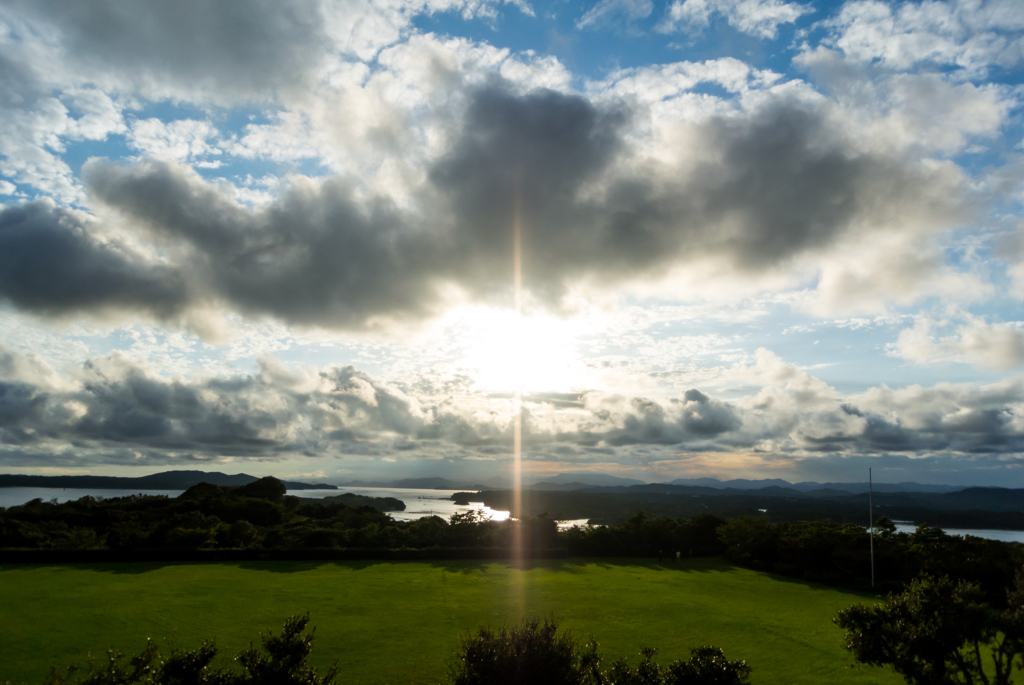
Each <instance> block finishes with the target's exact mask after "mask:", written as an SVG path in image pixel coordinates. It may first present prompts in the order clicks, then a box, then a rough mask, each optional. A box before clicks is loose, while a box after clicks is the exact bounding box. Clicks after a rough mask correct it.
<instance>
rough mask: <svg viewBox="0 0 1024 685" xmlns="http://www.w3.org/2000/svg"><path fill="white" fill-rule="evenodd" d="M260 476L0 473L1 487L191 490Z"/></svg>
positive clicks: (293, 485) (296, 485)
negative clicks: (198, 484)
mask: <svg viewBox="0 0 1024 685" xmlns="http://www.w3.org/2000/svg"><path fill="white" fill-rule="evenodd" d="M256 480H259V478H257V477H256V476H250V475H249V474H247V473H236V474H233V475H229V474H226V473H220V472H219V471H164V472H163V473H153V474H150V475H148V476H139V477H138V478H124V477H121V476H29V475H23V474H12V473H4V474H0V488H84V489H90V490H188V489H189V488H190V487H192V486H193V485H195V484H196V483H210V484H211V485H220V486H231V485H245V484H247V483H252V482H253V481H256ZM282 482H283V483H284V484H285V487H287V488H288V489H289V490H337V489H338V487H337V486H336V485H326V484H323V483H300V482H297V481H290V480H286V481H282Z"/></svg>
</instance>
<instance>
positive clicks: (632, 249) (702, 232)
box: [0, 80, 962, 329]
mask: <svg viewBox="0 0 1024 685" xmlns="http://www.w3.org/2000/svg"><path fill="white" fill-rule="evenodd" d="M469 95H470V100H469V103H468V107H467V108H466V110H465V114H464V115H463V119H462V123H461V126H460V127H459V129H458V130H457V135H455V136H454V138H453V139H452V142H451V144H450V146H449V147H448V148H447V152H446V153H445V154H443V155H441V156H440V157H438V158H437V160H436V161H435V162H433V163H432V165H431V166H430V167H429V168H428V170H427V174H426V178H425V182H423V183H421V184H420V185H419V186H418V187H417V189H416V191H415V193H414V194H413V196H412V202H411V204H410V203H407V204H406V205H405V206H399V205H398V204H396V203H395V202H393V201H392V200H391V199H390V198H388V197H386V196H379V195H373V194H369V193H366V192H365V191H364V190H362V189H361V188H360V187H359V186H357V185H356V184H355V183H354V182H353V181H349V180H347V179H346V178H344V177H342V176H336V177H331V178H327V179H325V180H322V181H314V180H311V179H305V178H302V177H294V178H293V179H292V181H291V184H290V186H289V187H288V188H287V189H286V190H285V191H283V192H282V193H281V195H280V196H279V197H278V198H277V199H276V200H275V201H273V202H271V203H267V204H264V205H261V206H259V207H258V208H255V209H252V208H247V207H245V206H243V205H241V204H239V203H238V202H237V201H235V200H234V199H233V193H232V192H230V191H226V190H224V189H223V188H222V187H221V186H220V185H218V184H216V183H212V182H209V181H205V180H203V179H201V178H200V177H199V176H198V175H196V174H195V173H194V172H192V171H191V170H189V169H187V168H182V167H179V166H175V165H172V164H169V163H166V162H158V161H146V162H140V163H137V164H133V165H127V166H117V165H113V164H110V163H108V162H104V161H97V160H93V161H91V162H89V163H87V164H86V165H85V166H84V167H83V172H82V175H83V178H84V180H85V182H86V185H87V188H88V190H89V192H90V194H91V196H92V197H93V198H94V200H95V201H98V202H99V203H101V205H102V206H103V207H105V208H106V209H105V210H104V212H113V213H114V214H116V215H119V216H120V218H121V221H122V222H123V223H125V225H126V226H130V227H133V230H134V233H135V236H134V238H135V239H136V240H139V241H142V242H143V243H147V242H148V243H149V244H150V246H151V247H152V249H153V250H157V251H159V252H160V253H161V255H162V261H161V262H160V264H159V265H158V266H157V267H156V268H153V267H154V264H153V263H152V260H145V259H143V258H142V257H140V256H139V255H137V254H133V253H132V252H131V251H129V250H127V249H126V248H123V247H121V246H117V245H114V244H111V243H100V242H97V241H95V240H90V239H88V231H87V230H86V227H85V224H84V223H83V220H82V219H78V218H75V216H78V215H71V214H68V213H66V212H65V211H64V210H58V209H56V208H52V207H50V208H46V207H44V206H42V205H36V204H33V205H27V206H26V207H23V208H12V209H8V210H5V214H4V216H5V217H6V220H5V224H4V225H5V228H4V233H3V235H4V239H5V241H6V244H7V247H8V249H9V252H8V254H15V253H19V251H20V253H22V254H26V255H31V256H32V259H34V260H36V261H35V262H33V264H34V265H35V267H37V269H38V270H32V271H28V270H25V269H26V268H27V267H26V265H27V264H28V262H19V263H18V264H20V266H18V265H16V264H13V263H12V269H11V270H10V271H8V272H7V273H8V274H9V276H10V277H9V278H8V279H7V280H6V281H5V282H3V283H2V284H0V295H2V296H3V297H5V298H6V299H8V300H10V301H11V302H13V303H14V304H16V305H17V306H19V307H20V308H23V309H27V310H30V311H39V312H43V313H47V312H57V313H65V312H72V311H81V312H86V313H87V312H90V311H93V310H96V309H101V310H109V309H117V308H130V309H136V310H140V309H149V311H150V313H151V314H152V315H153V316H155V317H157V318H161V319H170V318H174V317H175V316H177V315H178V314H179V313H180V312H181V311H182V310H192V309H197V308H203V309H207V308H209V307H211V306H213V307H223V308H226V309H229V310H235V311H239V312H242V313H244V314H247V315H250V316H259V315H264V314H270V315H273V316H275V317H277V318H278V319H281V320H283V321H287V322H291V323H299V324H305V325H313V326H322V327H326V328H336V329H352V328H361V327H366V326H371V325H375V322H379V321H380V320H382V319H387V318H393V317H398V316H401V317H406V318H409V317H411V318H414V319H415V318H422V317H425V316H430V315H432V314H433V313H434V312H436V311H437V310H438V308H439V307H441V306H443V305H444V302H445V300H444V297H443V296H442V293H443V292H445V290H446V289H451V288H452V287H454V288H456V289H458V290H459V291H461V292H462V293H464V294H465V295H466V296H468V297H469V298H471V299H476V300H485V301H486V300H490V301H499V302H500V301H503V298H507V296H508V283H509V277H510V276H509V273H510V272H509V271H508V269H509V268H510V255H511V240H512V236H511V230H510V229H511V226H512V223H513V215H514V212H515V211H516V209H515V207H516V203H517V202H518V203H519V204H518V207H519V211H520V220H521V221H522V224H523V227H524V229H523V230H524V237H523V255H524V279H525V280H524V283H526V284H527V286H528V287H529V288H530V290H531V291H532V292H533V294H534V296H535V297H537V298H540V300H541V301H546V302H548V303H549V304H557V303H558V301H559V299H560V298H561V297H562V296H563V295H564V293H566V292H567V289H568V288H569V287H571V286H575V285H577V284H590V286H592V287H598V288H606V287H611V286H615V285H618V284H622V283H623V282H628V281H630V280H635V279H643V278H649V277H652V276H657V275H659V274H663V273H666V272H667V271H668V270H670V269H672V268H675V267H678V266H681V265H686V264H691V265H692V264H700V263H701V262H702V261H704V262H711V263H716V264H718V265H720V267H721V268H725V269H728V270H729V271H731V272H733V273H738V274H749V275H757V274H765V273H770V272H771V271H772V270H774V269H779V268H783V267H787V266H789V265H791V264H792V263H793V262H794V260H799V259H802V258H807V259H809V260H819V261H821V260H822V259H823V258H824V257H827V256H828V255H829V254H830V250H832V249H834V248H836V247H838V246H841V245H843V244H844V243H845V242H851V241H856V242H858V243H862V244H867V245H870V244H871V241H873V240H876V239H878V240H882V239H884V238H885V236H904V237H905V238H906V240H907V241H909V242H910V243H914V242H915V241H918V240H919V238H920V236H922V235H928V234H929V233H934V232H935V231H937V230H940V229H943V228H946V227H948V226H949V225H950V222H951V220H954V219H955V217H956V216H957V214H958V213H959V212H960V207H959V206H958V203H960V202H962V201H961V200H960V199H959V198H958V194H959V193H960V192H961V191H960V188H959V187H958V183H959V179H958V176H957V175H956V174H955V173H951V169H950V167H949V166H948V165H945V166H943V165H941V164H936V165H931V166H928V165H919V166H916V167H915V166H911V165H909V164H907V163H905V162H903V161H901V160H900V159H899V158H893V157H887V156H883V155H880V154H876V153H864V152H861V151H859V150H858V149H857V148H856V147H853V146H851V145H850V143H849V142H848V141H847V140H846V139H844V137H843V135H842V133H841V132H840V131H836V130H835V129H834V128H833V125H832V124H831V122H830V119H829V117H828V110H827V109H822V108H821V107H819V106H817V105H815V104H813V103H807V102H804V101H802V100H799V99H796V98H791V97H788V96H786V95H782V94H780V95H773V96H765V97H762V98H760V100H759V102H758V103H757V104H756V105H755V106H753V107H752V108H751V109H750V110H749V111H746V112H743V113H736V114H731V115H721V116H713V117H711V118H709V119H707V120H705V121H703V122H699V123H694V124H689V125H688V126H687V127H686V128H685V133H684V134H683V135H679V136H677V138H676V142H675V145H674V147H672V148H667V147H663V149H662V150H660V151H659V154H660V155H661V158H660V159H657V160H654V159H650V158H649V157H647V156H646V155H645V154H644V153H643V151H642V149H640V148H637V147H636V146H635V145H633V144H631V143H630V141H629V139H628V138H627V135H628V133H629V132H630V127H631V126H632V124H631V122H632V120H633V119H634V118H635V117H636V116H637V112H636V111H635V110H632V109H630V108H629V107H627V106H626V105H625V104H623V103H622V102H621V101H614V100H613V101H610V102H608V103H605V104H595V103H593V102H591V101H590V100H588V99H586V98H584V97H582V96H579V95H573V94H565V93H560V92H556V91H550V90H543V89H541V90H533V91H529V92H526V93H519V92H516V91H515V90H513V89H512V88H510V87H509V85H508V84H507V83H505V82H502V81H500V80H499V81H491V82H489V83H487V84H485V85H483V86H480V87H477V88H474V89H471V90H470V91H469ZM517 198H518V200H517ZM30 222H36V223H38V224H39V226H41V227H43V228H41V229H40V230H31V231H30V230H27V228H26V227H27V226H29V225H30ZM32 225H35V224H32ZM18 226H20V227H21V228H20V229H19V228H17V227H18ZM54 249H59V251H60V252H59V254H60V260H59V261H58V260H57V258H56V256H55V255H56V254H57V252H55V251H54ZM826 261H827V260H826ZM44 268H45V269H49V272H52V273H53V274H54V275H53V277H52V278H46V279H44V278H41V277H39V276H36V277H33V276H32V275H31V274H32V273H36V274H42V273H49V272H47V271H45V270H44ZM15 274H19V275H18V276H17V277H15ZM86 275H87V276H86ZM80 281H81V283H80ZM129 284H133V285H132V286H129ZM184 284H187V287H186V286H185V285H184ZM829 287H830V288H831V289H832V291H836V290H837V289H838V290H839V291H842V288H843V286H842V284H841V283H832V284H831V285H830V286H829Z"/></svg>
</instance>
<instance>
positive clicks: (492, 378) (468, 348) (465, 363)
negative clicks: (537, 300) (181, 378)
mask: <svg viewBox="0 0 1024 685" xmlns="http://www.w3.org/2000/svg"><path fill="white" fill-rule="evenodd" d="M464 321H466V328H465V329H464V332H463V334H462V344H461V345H460V347H461V348H462V350H463V357H462V359H461V360H460V362H459V366H461V367H463V368H466V369H467V370H469V372H470V373H471V374H472V375H473V378H474V381H475V382H474V387H475V388H476V389H479V390H488V391H492V392H514V391H515V390H516V389H521V390H522V391H523V392H568V391H571V390H573V389H576V388H579V387H580V386H581V384H582V383H583V379H584V376H585V369H584V366H583V363H582V361H581V359H580V356H579V353H578V347H579V331H578V327H577V326H576V325H574V324H573V323H572V322H571V321H565V320H562V319H558V318H556V317H552V316H544V315H533V316H528V315H522V316H521V315H518V314H516V313H515V312H514V311H511V310H498V309H484V308H479V309H477V310H476V311H474V312H473V313H472V316H471V317H467V318H466V319H464Z"/></svg>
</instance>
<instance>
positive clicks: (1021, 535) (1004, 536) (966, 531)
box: [893, 521, 1024, 542]
mask: <svg viewBox="0 0 1024 685" xmlns="http://www.w3.org/2000/svg"><path fill="white" fill-rule="evenodd" d="M893 523H895V524H896V532H897V533H913V532H914V531H915V530H917V525H916V524H914V523H900V522H896V521H893ZM942 530H943V532H944V533H946V535H959V536H960V537H963V536H965V535H973V536H974V537H976V538H985V539H987V540H999V542H1024V530H981V529H976V528H943V529H942Z"/></svg>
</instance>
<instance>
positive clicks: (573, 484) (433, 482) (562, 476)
mask: <svg viewBox="0 0 1024 685" xmlns="http://www.w3.org/2000/svg"><path fill="white" fill-rule="evenodd" d="M644 484H645V483H644V481H642V480H637V479H635V478H620V477H618V476H609V475H606V474H603V473H585V472H584V473H557V474H555V475H553V476H536V477H533V478H529V477H528V478H524V479H523V487H526V488H530V489H534V490H552V491H562V490H580V489H582V488H589V487H602V486H606V487H614V486H628V485H644ZM340 485H341V486H342V487H349V488H412V489H418V490H507V489H508V488H509V487H511V481H509V480H508V479H507V478H492V479H490V480H487V481H483V482H472V481H465V480H451V479H449V478H437V477H434V478H402V479H399V480H349V481H345V482H343V483H340Z"/></svg>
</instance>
